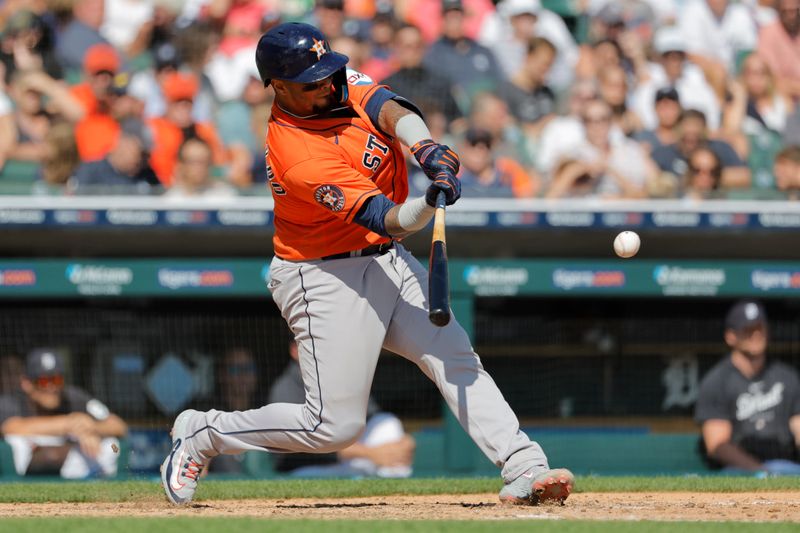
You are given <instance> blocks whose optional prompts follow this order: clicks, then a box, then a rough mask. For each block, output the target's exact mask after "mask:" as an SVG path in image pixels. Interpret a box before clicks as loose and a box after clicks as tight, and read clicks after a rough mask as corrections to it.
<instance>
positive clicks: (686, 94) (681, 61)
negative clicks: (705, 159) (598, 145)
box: [632, 27, 720, 131]
mask: <svg viewBox="0 0 800 533" xmlns="http://www.w3.org/2000/svg"><path fill="white" fill-rule="evenodd" d="M653 47H654V49H655V52H656V53H657V55H658V60H659V62H658V63H657V64H651V65H650V68H649V73H648V79H646V80H642V81H641V82H640V83H639V85H638V86H637V88H636V90H635V92H634V94H633V100H632V101H633V104H632V108H633V110H634V111H635V112H636V114H637V115H639V118H640V119H641V120H642V124H643V125H644V127H645V128H646V129H654V128H655V127H656V124H657V120H656V115H655V109H654V102H655V98H654V97H655V94H656V91H658V89H661V88H663V87H674V88H675V89H677V91H678V93H679V94H680V95H681V104H682V105H683V108H684V109H697V110H700V111H702V112H703V114H704V115H705V117H706V119H707V120H708V125H709V128H710V129H711V131H716V130H717V128H719V124H720V106H719V101H718V100H717V96H716V95H715V93H714V91H713V90H712V89H711V86H710V85H709V84H708V82H707V81H706V78H705V76H704V75H703V71H702V70H701V69H700V68H699V67H698V66H697V65H695V64H694V63H692V62H690V61H689V60H688V59H687V56H686V39H685V38H684V37H683V34H682V33H681V32H680V30H679V29H678V28H675V27H668V28H660V29H659V30H658V31H657V32H656V34H655V36H654V37H653Z"/></svg>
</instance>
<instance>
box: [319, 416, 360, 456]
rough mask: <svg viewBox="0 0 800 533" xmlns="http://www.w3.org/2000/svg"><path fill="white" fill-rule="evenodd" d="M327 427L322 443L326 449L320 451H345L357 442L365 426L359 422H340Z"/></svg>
mask: <svg viewBox="0 0 800 533" xmlns="http://www.w3.org/2000/svg"><path fill="white" fill-rule="evenodd" d="M327 426H328V427H327V428H326V429H327V430H326V431H325V432H324V438H323V440H324V442H323V443H322V444H323V446H324V448H325V449H324V450H320V451H326V452H335V451H339V450H343V449H344V448H347V447H348V446H350V445H351V444H353V443H354V442H356V441H357V440H358V437H359V436H361V432H362V431H363V430H364V424H363V423H359V422H339V423H335V424H328V425H327Z"/></svg>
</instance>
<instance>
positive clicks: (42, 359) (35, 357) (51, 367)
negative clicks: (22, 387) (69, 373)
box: [25, 348, 64, 379]
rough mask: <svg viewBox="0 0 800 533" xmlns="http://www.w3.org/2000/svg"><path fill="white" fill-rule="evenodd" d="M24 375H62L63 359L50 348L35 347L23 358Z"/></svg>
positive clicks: (32, 376) (33, 376) (34, 376)
mask: <svg viewBox="0 0 800 533" xmlns="http://www.w3.org/2000/svg"><path fill="white" fill-rule="evenodd" d="M25 375H26V376H27V377H29V378H31V379H36V378H40V377H44V376H63V375H64V361H63V360H62V359H61V356H60V355H58V353H56V352H55V350H52V349H50V348H37V349H36V350H33V351H31V352H30V353H29V354H28V357H27V358H26V360H25Z"/></svg>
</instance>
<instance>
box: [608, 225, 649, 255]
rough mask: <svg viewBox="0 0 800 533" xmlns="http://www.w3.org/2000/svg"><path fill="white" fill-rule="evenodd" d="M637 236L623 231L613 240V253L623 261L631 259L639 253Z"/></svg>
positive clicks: (639, 242)
mask: <svg viewBox="0 0 800 533" xmlns="http://www.w3.org/2000/svg"><path fill="white" fill-rule="evenodd" d="M641 243H642V242H641V240H639V236H638V235H637V234H636V233H635V232H633V231H623V232H622V233H620V234H619V235H617V237H616V238H615V239H614V251H615V252H617V255H618V256H620V257H624V258H625V259H627V258H629V257H633V256H634V255H636V252H638V251H639V245H640V244H641Z"/></svg>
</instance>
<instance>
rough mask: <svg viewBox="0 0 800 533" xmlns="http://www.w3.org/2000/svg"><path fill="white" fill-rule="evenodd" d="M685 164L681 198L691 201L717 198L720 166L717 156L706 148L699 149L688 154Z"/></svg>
mask: <svg viewBox="0 0 800 533" xmlns="http://www.w3.org/2000/svg"><path fill="white" fill-rule="evenodd" d="M687 163H688V164H687V166H686V174H685V175H684V176H683V178H684V179H683V183H684V187H683V197H684V198H688V199H692V200H708V199H709V198H714V197H718V195H717V193H718V191H719V185H720V181H721V179H722V165H721V164H720V161H719V157H717V154H715V153H714V151H713V150H711V149H710V148H708V147H700V148H697V149H696V150H695V151H693V152H692V153H691V154H689V158H688V161H687Z"/></svg>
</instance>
